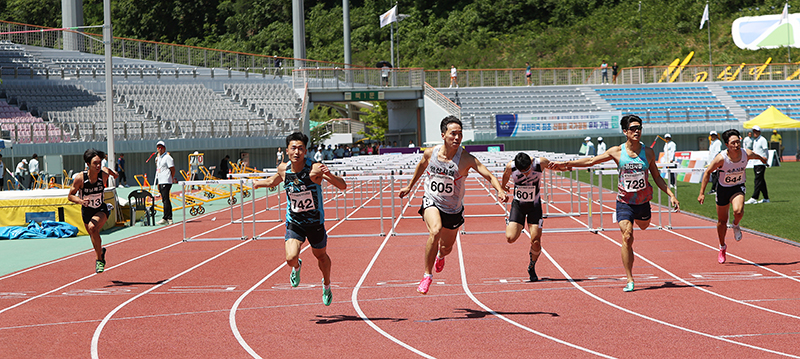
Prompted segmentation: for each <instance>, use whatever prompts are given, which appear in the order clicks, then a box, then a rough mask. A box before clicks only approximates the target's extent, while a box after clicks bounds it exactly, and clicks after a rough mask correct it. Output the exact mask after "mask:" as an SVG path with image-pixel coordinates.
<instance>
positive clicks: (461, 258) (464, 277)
mask: <svg viewBox="0 0 800 359" xmlns="http://www.w3.org/2000/svg"><path fill="white" fill-rule="evenodd" d="M456 243H457V244H458V263H459V265H460V269H461V287H462V288H464V292H465V293H467V296H469V298H470V299H472V301H473V302H475V304H477V305H478V306H480V307H481V308H483V310H485V311H487V312H489V313H491V314H492V315H494V316H496V317H498V318H500V319H502V320H505V321H506V322H508V323H510V324H511V325H513V326H515V327H517V328H520V329H522V330H525V331H527V332H531V333H533V334H536V335H538V336H540V337H542V338H545V339H549V340H552V341H554V342H556V343H559V344H563V345H566V346H568V347H571V348H574V349H578V350H581V351H584V352H586V353H589V354H592V355H596V356H599V357H603V358H614V357H613V356H609V355H606V354H603V353H600V352H596V351H594V350H591V349H588V348H584V347H582V346H580V345H577V344H573V343H570V342H568V341H565V340H561V339H558V338H556V337H553V336H550V335H547V334H544V333H542V332H539V331H537V330H534V329H533V328H530V327H527V326H524V325H522V324H520V323H517V322H515V321H513V320H511V319H509V318H508V317H506V316H504V315H502V314H500V313H497V312H495V311H494V310H493V309H492V308H489V307H488V306H486V305H484V304H483V303H482V302H481V301H480V300H478V298H476V297H475V296H474V295H473V294H472V291H470V289H469V285H468V284H467V272H466V268H465V265H464V253H463V251H462V250H461V234H460V233H459V234H457V235H456Z"/></svg>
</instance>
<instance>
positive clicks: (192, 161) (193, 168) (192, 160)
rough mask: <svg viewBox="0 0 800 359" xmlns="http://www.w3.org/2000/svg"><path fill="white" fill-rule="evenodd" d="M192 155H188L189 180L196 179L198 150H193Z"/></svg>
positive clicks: (198, 168)
mask: <svg viewBox="0 0 800 359" xmlns="http://www.w3.org/2000/svg"><path fill="white" fill-rule="evenodd" d="M192 154H193V155H194V156H191V157H189V180H190V181H196V180H197V174H198V173H199V172H200V156H199V155H200V152H198V151H194V153H192Z"/></svg>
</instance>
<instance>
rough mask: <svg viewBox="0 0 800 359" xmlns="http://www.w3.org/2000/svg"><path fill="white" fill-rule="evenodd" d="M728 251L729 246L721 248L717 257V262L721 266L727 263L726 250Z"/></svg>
mask: <svg viewBox="0 0 800 359" xmlns="http://www.w3.org/2000/svg"><path fill="white" fill-rule="evenodd" d="M727 249H728V246H725V248H720V250H719V256H717V262H719V264H722V263H725V250H727Z"/></svg>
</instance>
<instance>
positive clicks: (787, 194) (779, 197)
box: [578, 162, 800, 242]
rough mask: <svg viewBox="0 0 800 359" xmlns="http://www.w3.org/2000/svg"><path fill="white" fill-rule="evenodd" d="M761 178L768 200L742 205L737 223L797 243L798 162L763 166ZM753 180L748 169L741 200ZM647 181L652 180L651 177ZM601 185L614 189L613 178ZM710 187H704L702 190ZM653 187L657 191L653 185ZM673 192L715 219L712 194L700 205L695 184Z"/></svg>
mask: <svg viewBox="0 0 800 359" xmlns="http://www.w3.org/2000/svg"><path fill="white" fill-rule="evenodd" d="M578 173H579V175H578V177H579V179H580V180H581V181H583V182H589V174H588V173H587V172H586V171H579V172H578ZM765 178H766V181H767V190H768V191H769V197H770V202H771V203H762V204H748V205H745V210H744V218H742V222H741V223H740V225H741V226H742V227H744V228H750V229H753V230H756V231H759V232H764V233H768V234H771V235H774V236H778V237H781V238H786V239H790V240H793V241H795V242H800V191H798V188H797V187H795V186H797V185H798V181H797V179H798V178H800V162H784V163H782V164H781V166H780V167H772V168H767V172H766V174H765ZM754 179H755V175H754V174H753V170H752V169H748V170H747V193H746V195H745V200H746V199H748V198H750V196H751V195H752V193H753V188H754V187H755V186H754V184H753V180H754ZM650 183H651V184H652V183H653V182H652V180H651V182H650ZM595 184H597V178H595ZM603 187H605V188H608V189H612V190H614V191H616V189H617V183H616V177H614V180H613V181H612V180H610V178H609V176H606V177H605V178H603ZM710 188H711V187H710V186H708V187H707V188H706V191H708V190H709V189H710ZM654 190H655V191H658V189H657V188H654ZM676 192H677V196H678V201H680V204H681V210H682V211H686V212H691V213H695V214H698V215H701V216H704V217H708V218H712V219H716V218H717V209H716V206H715V204H714V196H709V195H706V200H705V203H704V204H702V205H701V204H700V203H698V202H697V195H698V194H699V193H700V184H699V183H687V182H678V188H677V191H676ZM653 198H654V200H653V202H658V201H657V200H658V194H657V193H653ZM661 199H662V204H664V205H666V204H667V201H669V197H667V196H665V195H662V196H661ZM731 218H733V216H731Z"/></svg>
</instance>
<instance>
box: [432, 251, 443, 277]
mask: <svg viewBox="0 0 800 359" xmlns="http://www.w3.org/2000/svg"><path fill="white" fill-rule="evenodd" d="M433 268H434V269H435V270H436V273H439V272H441V271H442V269H444V258H439V255H438V254H437V255H436V261H435V262H433Z"/></svg>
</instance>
